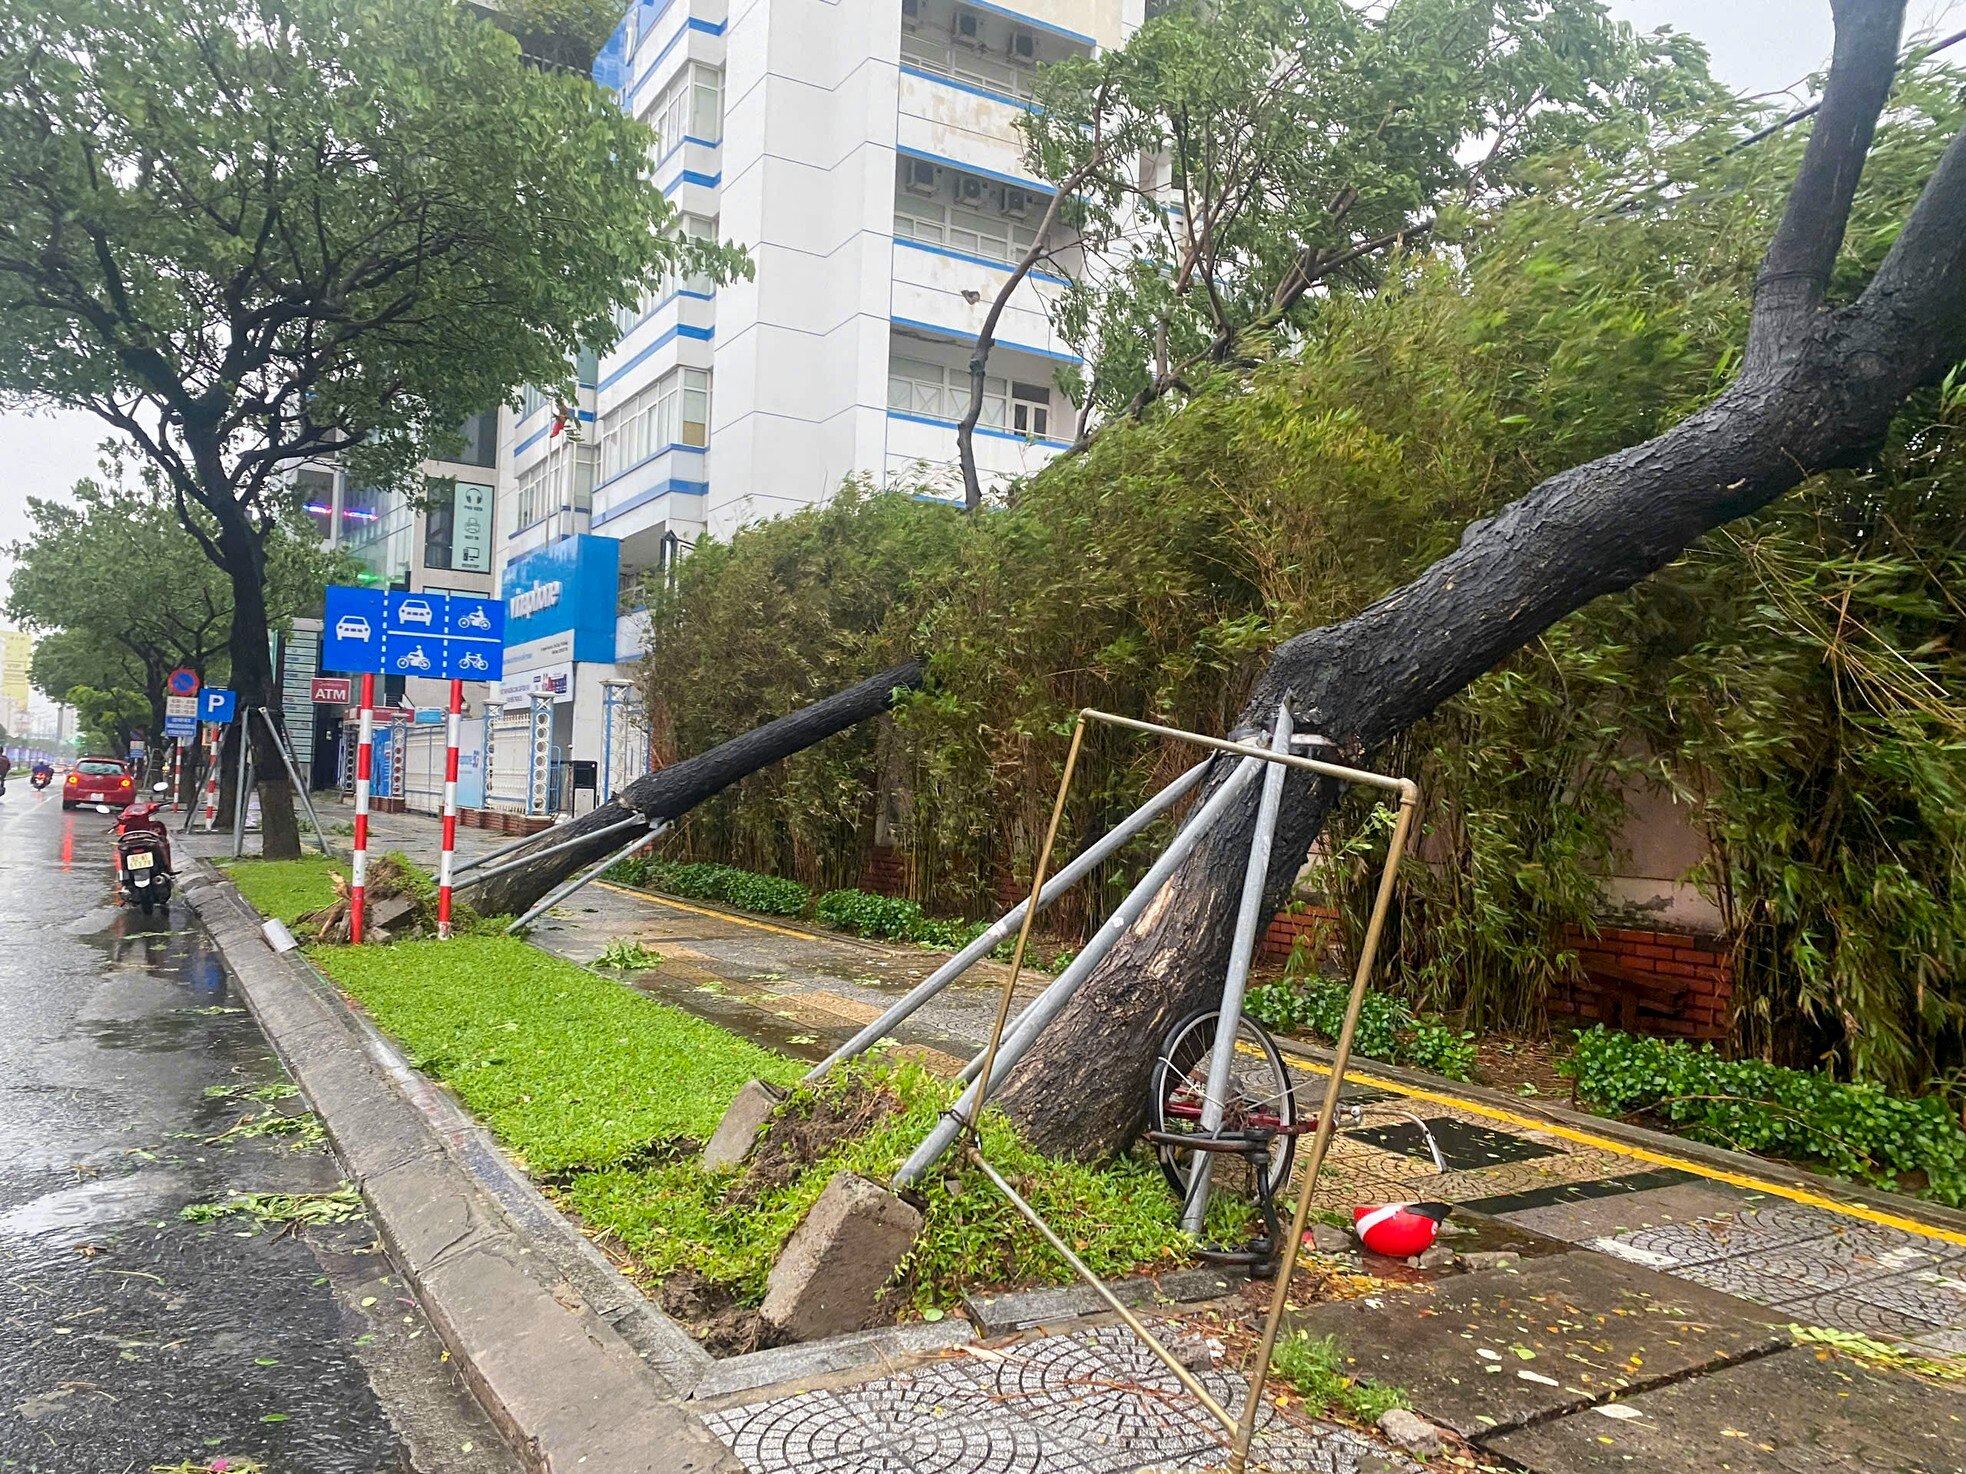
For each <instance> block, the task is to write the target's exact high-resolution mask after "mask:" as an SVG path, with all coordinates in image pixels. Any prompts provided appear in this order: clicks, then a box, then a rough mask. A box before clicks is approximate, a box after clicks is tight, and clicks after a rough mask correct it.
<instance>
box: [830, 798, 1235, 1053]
mask: <svg viewBox="0 0 1966 1474" xmlns="http://www.w3.org/2000/svg"><path fill="white" fill-rule="evenodd" d="M1207 771H1208V764H1207V763H1196V764H1195V765H1194V766H1193V767H1192V768H1190V769H1188V771H1187V772H1185V773H1183V774H1182V775H1181V776H1180V777H1178V778H1176V779H1175V780H1174V781H1173V782H1172V783H1170V784H1168V785H1167V786H1166V787H1165V788H1163V789H1161V790H1160V792H1158V793H1156V794H1155V795H1154V796H1153V797H1152V798H1150V799H1148V800H1147V801H1146V802H1145V803H1144V804H1142V805H1141V806H1140V807H1139V808H1137V809H1135V810H1134V811H1133V812H1132V813H1131V814H1129V815H1128V816H1127V817H1126V818H1125V819H1123V820H1122V821H1121V822H1120V823H1119V824H1118V825H1116V826H1114V828H1113V829H1111V830H1110V831H1108V832H1107V833H1106V834H1104V835H1102V836H1101V837H1100V838H1099V839H1097V840H1095V841H1093V843H1091V844H1089V845H1087V846H1086V847H1085V849H1084V850H1082V851H1081V852H1080V853H1079V856H1078V858H1077V859H1075V860H1073V861H1072V863H1071V864H1069V865H1067V866H1066V867H1065V868H1064V869H1063V870H1060V871H1059V872H1058V873H1057V874H1056V875H1054V876H1052V877H1051V879H1049V880H1047V881H1046V882H1045V883H1044V889H1043V890H1042V891H1040V892H1039V894H1038V909H1039V910H1043V909H1044V908H1045V907H1046V906H1049V905H1050V904H1051V903H1052V902H1053V901H1055V900H1057V899H1058V898H1059V897H1060V896H1062V895H1064V894H1065V892H1066V891H1068V890H1070V889H1071V888H1072V887H1073V886H1075V885H1077V884H1078V883H1079V882H1080V881H1081V880H1083V879H1084V878H1085V877H1086V875H1087V874H1088V873H1090V872H1091V870H1092V869H1093V868H1094V867H1095V866H1097V865H1099V864H1100V863H1102V862H1103V861H1105V860H1106V859H1107V858H1108V857H1110V856H1111V855H1112V854H1113V853H1114V851H1116V850H1118V849H1120V848H1121V847H1122V846H1123V845H1125V844H1126V843H1127V841H1129V840H1130V839H1132V838H1133V837H1134V836H1135V835H1136V834H1138V833H1139V832H1140V831H1141V830H1143V829H1145V828H1146V827H1147V826H1148V825H1149V824H1151V823H1153V822H1154V820H1156V819H1158V818H1159V817H1160V816H1161V815H1162V814H1164V813H1166V812H1167V811H1168V810H1169V809H1171V808H1173V807H1174V805H1175V804H1176V803H1178V802H1179V801H1180V800H1181V799H1182V798H1183V797H1185V796H1186V795H1187V794H1188V793H1189V792H1191V791H1192V790H1193V788H1194V786H1195V785H1196V784H1197V783H1199V782H1201V776H1202V774H1203V773H1205V772H1207ZM1030 906H1031V898H1030V897H1029V896H1026V897H1025V898H1024V899H1023V900H1021V901H1019V902H1018V903H1017V904H1016V905H1015V906H1013V907H1011V909H1010V910H1008V911H1006V912H1004V914H1003V915H1002V916H1000V917H998V918H997V920H996V922H995V923H994V924H993V925H992V926H991V927H990V929H989V930H988V931H986V932H984V933H983V934H982V935H981V936H979V937H978V938H976V940H975V941H973V942H971V943H970V944H969V945H968V946H967V947H965V948H963V949H962V951H960V952H958V953H957V954H956V955H955V956H953V957H951V958H950V959H949V960H948V961H947V962H945V963H943V964H942V965H941V966H940V967H938V968H936V969H935V971H934V972H932V973H930V974H929V975H928V976H927V977H925V978H923V979H922V980H921V982H919V983H917V984H916V985H915V987H914V988H913V990H912V991H910V992H909V994H908V996H907V997H905V998H902V999H901V1000H900V1001H898V1002H897V1003H896V1004H895V1005H894V1006H893V1007H892V1008H890V1009H889V1010H888V1011H887V1012H886V1013H884V1014H882V1015H881V1016H880V1017H879V1018H877V1019H875V1020H874V1021H873V1022H872V1023H871V1024H869V1025H867V1027H866V1028H864V1029H862V1030H861V1031H860V1032H859V1033H858V1034H855V1035H854V1036H853V1037H852V1038H851V1039H849V1040H847V1041H846V1043H844V1044H842V1045H841V1046H840V1047H839V1048H838V1049H836V1050H834V1051H833V1052H832V1053H831V1054H829V1055H827V1056H826V1058H824V1059H822V1060H821V1061H820V1062H819V1063H818V1064H816V1065H814V1066H813V1067H812V1069H811V1070H809V1071H808V1072H807V1074H806V1077H805V1080H804V1081H803V1082H802V1083H804V1084H807V1085H811V1084H814V1083H815V1082H817V1081H819V1080H822V1079H824V1078H825V1076H826V1074H827V1072H828V1071H830V1070H831V1069H832V1068H833V1067H834V1066H835V1065H837V1064H840V1063H841V1062H842V1061H845V1060H849V1059H852V1058H853V1057H854V1056H855V1055H857V1054H859V1053H860V1052H861V1051H862V1050H865V1049H871V1048H872V1047H873V1046H874V1045H875V1044H878V1043H879V1042H880V1041H881V1040H882V1039H885V1038H886V1037H887V1036H888V1035H889V1034H890V1033H892V1032H893V1030H894V1029H895V1027H896V1026H897V1025H899V1024H900V1023H902V1022H903V1021H904V1020H906V1019H907V1018H909V1017H911V1016H912V1015H913V1014H914V1013H915V1012H916V1011H917V1010H918V1009H920V1008H921V1007H922V1005H923V1004H925V1003H927V1002H928V1001H929V999H931V998H933V997H934V996H935V995H936V994H938V993H940V992H941V991H942V990H943V989H944V988H946V987H948V986H949V984H951V983H953V982H954V981H955V980H956V979H957V978H959V977H961V976H962V975H963V974H964V973H966V972H968V971H969V970H970V969H971V968H972V967H974V966H975V965H976V964H977V963H979V962H981V961H982V960H983V959H984V958H985V957H988V956H989V955H990V954H991V953H992V952H994V951H996V949H997V947H998V946H999V945H1000V944H1001V943H1002V942H1003V941H1004V939H1005V938H1007V937H1008V936H1010V934H1011V933H1012V932H1014V931H1016V930H1017V928H1018V927H1019V926H1020V925H1021V924H1022V923H1023V920H1024V913H1025V912H1026V911H1028V910H1029V909H1030Z"/></svg>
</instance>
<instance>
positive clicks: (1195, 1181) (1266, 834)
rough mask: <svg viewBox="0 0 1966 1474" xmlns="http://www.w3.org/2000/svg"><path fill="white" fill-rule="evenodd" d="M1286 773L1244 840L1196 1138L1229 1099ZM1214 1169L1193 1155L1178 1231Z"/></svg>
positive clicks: (1277, 747) (1286, 722) (1202, 1203)
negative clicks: (1244, 864) (1238, 899)
mask: <svg viewBox="0 0 1966 1474" xmlns="http://www.w3.org/2000/svg"><path fill="white" fill-rule="evenodd" d="M1290 729H1291V721H1290V703H1289V702H1288V701H1284V702H1280V703H1278V705H1277V723H1276V730H1275V731H1274V732H1273V733H1272V734H1271V737H1270V747H1271V750H1272V751H1275V752H1288V751H1290ZM1289 772H1290V770H1289V769H1288V768H1286V767H1284V766H1283V764H1281V763H1271V764H1270V765H1269V770H1268V771H1267V772H1265V773H1264V774H1263V797H1262V800H1261V802H1259V803H1258V804H1257V806H1256V832H1255V833H1254V834H1252V835H1251V836H1250V839H1249V866H1248V868H1247V869H1246V870H1244V871H1243V877H1242V906H1241V908H1240V909H1239V910H1238V911H1237V912H1236V934H1235V938H1234V940H1233V941H1232V942H1231V943H1230V945H1229V971H1228V974H1227V976H1226V977H1225V978H1224V979H1223V981H1222V1009H1221V1013H1220V1016H1219V1017H1218V1018H1217V1020H1216V1024H1215V1053H1214V1055H1213V1057H1212V1058H1211V1059H1210V1060H1209V1062H1208V1089H1207V1091H1206V1092H1205V1093H1204V1094H1203V1095H1202V1098H1201V1134H1202V1135H1203V1136H1213V1135H1214V1134H1215V1133H1216V1132H1218V1131H1220V1130H1221V1129H1222V1104H1223V1102H1224V1101H1225V1100H1226V1099H1227V1098H1228V1093H1229V1071H1230V1069H1231V1068H1232V1067H1233V1066H1234V1065H1235V1062H1236V1025H1237V1024H1238V1023H1239V1022H1240V1021H1241V1019H1242V999H1243V994H1244V993H1246V992H1247V991H1248V989H1249V964H1250V963H1251V962H1252V961H1253V960H1254V959H1255V957H1256V938H1257V936H1258V935H1259V934H1260V933H1261V931H1262V929H1263V922H1264V916H1263V891H1264V888H1265V887H1266V886H1267V885H1268V884H1269V879H1270V851H1271V849H1272V848H1274V847H1275V845H1276V837H1277V811H1278V810H1279V809H1280V808H1281V807H1282V806H1283V780H1284V779H1285V778H1286V777H1288V776H1289ZM1214 1165H1215V1154H1214V1153H1213V1152H1196V1153H1195V1154H1194V1158H1193V1165H1192V1166H1191V1167H1190V1168H1189V1176H1188V1199H1187V1202H1186V1203H1185V1204H1183V1206H1182V1209H1181V1226H1182V1227H1183V1228H1185V1229H1186V1230H1187V1231H1188V1232H1189V1233H1192V1234H1196V1235H1199V1234H1200V1233H1201V1228H1202V1220H1203V1219H1204V1218H1205V1217H1206V1216H1207V1214H1208V1179H1209V1174H1210V1169H1212V1168H1213V1167H1214Z"/></svg>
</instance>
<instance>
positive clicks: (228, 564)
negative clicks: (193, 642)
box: [205, 491, 300, 860]
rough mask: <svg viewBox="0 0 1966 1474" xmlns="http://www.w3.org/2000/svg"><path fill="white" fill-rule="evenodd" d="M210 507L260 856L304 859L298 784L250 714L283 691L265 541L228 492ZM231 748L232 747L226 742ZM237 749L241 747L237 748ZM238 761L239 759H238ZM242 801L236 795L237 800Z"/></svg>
mask: <svg viewBox="0 0 1966 1474" xmlns="http://www.w3.org/2000/svg"><path fill="white" fill-rule="evenodd" d="M205 505H206V506H207V507H208V508H209V509H210V510H211V511H212V513H213V515H214V516H215V517H216V518H217V519H218V524H219V535H218V542H219V547H220V549H221V550H222V551H223V553H224V555H225V561H224V564H223V565H222V566H223V567H224V569H225V571H226V574H227V575H228V576H229V577H230V578H231V580H232V638H231V642H230V646H229V649H230V653H231V656H232V689H233V690H234V691H236V692H238V695H239V716H238V719H237V721H235V722H234V723H233V725H234V727H235V728H236V729H237V730H238V731H239V732H240V733H245V734H249V740H250V741H251V743H252V747H251V748H250V750H249V757H250V761H251V762H252V768H253V792H254V793H257V794H258V795H259V852H260V854H261V855H262V856H264V857H265V858H267V859H269V860H293V859H298V858H299V856H300V822H299V820H298V819H297V818H296V816H295V812H294V792H293V785H292V784H291V783H289V782H288V781H287V769H286V765H285V764H284V763H283V762H282V761H281V760H280V749H279V748H278V747H276V746H275V745H274V742H273V736H272V734H271V733H270V732H268V731H267V730H266V723H264V722H261V721H253V720H248V718H247V713H249V712H251V711H252V710H254V709H255V708H257V707H261V706H264V707H266V708H267V709H268V710H269V711H278V710H279V709H280V687H279V683H278V682H277V681H276V680H274V678H273V651H272V648H271V635H272V632H271V630H270V629H269V628H268V620H267V612H266V542H265V538H264V537H263V536H262V535H260V534H259V533H258V532H257V530H256V529H255V528H254V527H253V526H252V524H251V521H250V520H249V517H248V514H247V513H246V512H245V510H244V509H243V508H241V507H240V506H239V505H238V504H237V503H236V502H235V501H233V500H232V498H231V495H230V493H229V492H224V491H221V492H215V493H214V494H213V495H212V496H211V497H210V498H209V499H208V500H206V501H205ZM227 746H228V747H231V744H230V743H228V744H227ZM234 750H235V751H236V749H234ZM234 761H235V762H236V761H237V759H236V758H235V759H234ZM241 801H243V800H242V799H241V798H240V797H239V796H238V795H236V794H235V796H234V802H235V803H237V802H241Z"/></svg>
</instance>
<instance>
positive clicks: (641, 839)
mask: <svg viewBox="0 0 1966 1474" xmlns="http://www.w3.org/2000/svg"><path fill="white" fill-rule="evenodd" d="M668 829H669V821H668V820H667V819H664V820H663V821H662V822H661V823H660V824H657V825H656V826H654V827H653V828H652V829H650V830H649V832H648V833H647V834H638V835H636V836H635V837H634V838H633V839H631V840H629V841H628V843H627V844H625V845H623V846H622V847H621V848H620V849H618V850H615V851H613V852H612V853H611V854H609V855H608V857H607V858H606V859H605V860H602V861H600V862H599V863H598V864H596V865H593V866H591V867H590V868H588V869H587V870H584V871H582V872H581V873H580V874H579V875H576V876H575V877H574V878H573V879H572V880H569V881H567V882H566V883H565V884H564V885H561V886H558V887H556V888H555V889H553V890H550V891H548V892H547V893H546V894H545V895H544V896H543V897H541V898H540V900H539V901H538V902H537V903H536V904H535V905H534V906H533V908H532V910H530V911H528V912H527V913H526V914H525V915H524V916H521V917H519V918H518V919H517V920H515V921H514V922H513V923H512V924H511V925H510V926H508V927H506V928H505V934H506V935H507V936H510V935H511V934H512V933H513V932H516V931H517V930H518V929H519V928H520V927H522V926H524V925H525V924H526V923H527V922H529V921H531V920H532V919H533V918H534V917H535V916H539V915H541V914H543V913H544V912H547V911H550V910H551V909H552V908H553V907H555V906H557V905H559V904H560V902H561V901H563V900H565V899H566V898H567V897H568V896H570V895H572V894H573V893H574V892H575V891H577V890H579V889H580V888H581V887H582V886H583V885H586V884H587V882H588V881H590V880H592V879H593V878H594V877H595V876H597V875H599V874H600V873H601V872H602V871H603V870H606V869H607V868H608V867H609V866H610V865H613V864H615V863H616V862H617V861H620V860H625V859H627V858H628V857H629V856H630V855H632V854H634V853H635V851H636V850H638V849H640V848H641V847H642V846H643V845H645V844H647V843H649V841H651V840H654V839H659V838H661V836H662V835H663V834H665V833H667V832H668Z"/></svg>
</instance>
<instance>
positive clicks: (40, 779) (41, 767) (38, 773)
mask: <svg viewBox="0 0 1966 1474" xmlns="http://www.w3.org/2000/svg"><path fill="white" fill-rule="evenodd" d="M27 781H28V782H30V783H32V784H33V785H34V786H35V787H36V788H46V787H47V786H48V785H49V784H50V783H52V782H54V781H55V770H54V769H53V768H52V767H50V766H49V765H48V764H46V763H36V764H35V765H34V771H33V772H32V773H30V774H29V775H28V779H27Z"/></svg>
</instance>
